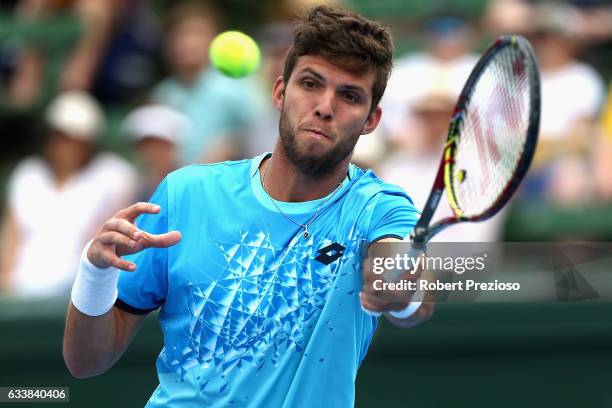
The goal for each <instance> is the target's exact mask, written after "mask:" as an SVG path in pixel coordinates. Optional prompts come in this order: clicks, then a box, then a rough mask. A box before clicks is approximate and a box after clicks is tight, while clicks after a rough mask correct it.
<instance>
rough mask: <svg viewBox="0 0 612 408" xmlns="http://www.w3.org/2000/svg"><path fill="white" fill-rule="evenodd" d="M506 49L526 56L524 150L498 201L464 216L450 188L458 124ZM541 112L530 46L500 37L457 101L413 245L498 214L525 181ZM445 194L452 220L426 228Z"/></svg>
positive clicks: (516, 37)
mask: <svg viewBox="0 0 612 408" xmlns="http://www.w3.org/2000/svg"><path fill="white" fill-rule="evenodd" d="M505 47H518V48H519V49H520V51H521V52H522V54H523V55H525V58H524V62H525V69H526V70H528V74H527V75H528V78H529V82H530V83H529V92H530V95H529V100H530V101H531V106H530V112H529V121H528V127H527V137H526V140H525V143H524V145H523V146H524V149H523V153H522V155H521V157H520V158H519V161H518V163H517V165H516V168H515V170H514V173H513V174H512V177H511V178H510V181H509V182H508V184H507V185H506V187H505V188H504V190H503V191H502V193H501V194H500V195H499V197H498V198H497V199H496V200H495V201H494V202H493V203H492V205H491V206H490V207H489V208H488V209H487V210H485V211H484V212H483V213H481V214H478V215H475V216H471V217H468V216H465V215H464V214H463V211H462V210H461V208H460V206H459V204H458V201H457V196H456V194H455V190H454V184H453V181H452V180H453V178H452V175H453V171H454V169H455V158H456V156H457V149H458V144H459V140H460V138H461V132H460V131H459V130H460V129H461V124H462V122H463V118H464V112H466V110H467V108H468V106H469V102H470V100H471V97H472V94H473V91H474V85H475V84H476V83H477V82H478V80H479V79H480V76H481V74H482V72H483V71H484V70H485V69H486V67H487V65H488V64H489V61H491V59H493V57H494V56H495V55H496V54H497V53H498V52H500V51H501V50H502V49H503V48H505ZM540 109H541V96H540V73H539V69H538V65H537V60H536V57H535V53H534V51H533V48H532V47H531V44H529V42H528V41H527V40H526V39H525V38H523V37H521V36H519V35H505V36H501V37H499V38H498V39H497V40H496V41H495V42H494V43H493V44H492V45H491V46H490V47H489V48H488V49H487V50H486V51H485V53H484V54H483V55H482V57H481V58H480V59H479V60H478V62H477V63H476V66H475V67H474V69H473V70H472V72H471V74H470V76H469V78H468V80H467V81H466V83H465V85H464V86H463V89H462V91H461V94H460V96H459V98H458V100H457V104H456V106H455V109H454V111H453V116H452V118H451V121H450V124H449V128H448V136H447V139H446V144H445V146H444V152H443V155H442V160H441V162H440V166H439V167H438V172H437V174H436V178H435V180H434V183H433V186H432V189H431V192H430V193H429V197H428V198H427V202H426V204H425V207H424V209H423V212H422V214H421V217H420V218H419V221H418V222H417V224H416V226H415V228H414V230H413V231H412V234H411V240H412V242H414V243H426V242H428V241H429V240H430V239H431V238H432V237H433V236H434V235H436V234H437V233H439V232H440V231H442V230H443V229H444V228H446V227H448V226H450V225H453V224H457V223H459V222H466V221H471V222H474V221H484V220H486V219H488V218H490V217H492V216H494V215H495V214H497V213H498V212H499V210H501V209H502V208H503V206H504V205H506V203H507V202H508V200H510V198H511V197H512V195H513V194H514V192H515V191H516V189H517V188H518V186H519V184H520V183H521V181H522V180H523V178H524V177H525V174H526V173H527V170H528V169H529V166H530V164H531V161H532V159H533V155H534V152H535V149H536V145H537V140H538V132H539V125H540ZM444 191H446V195H447V198H448V202H449V204H450V206H451V209H452V211H453V213H454V215H453V216H451V217H446V218H443V219H441V220H440V221H437V222H436V223H434V224H433V225H431V226H430V225H429V224H430V222H431V219H432V217H433V215H434V213H435V211H436V209H437V208H438V204H439V203H440V199H441V198H442V194H443V193H444Z"/></svg>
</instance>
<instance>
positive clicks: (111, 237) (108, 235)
mask: <svg viewBox="0 0 612 408" xmlns="http://www.w3.org/2000/svg"><path fill="white" fill-rule="evenodd" d="M98 240H99V241H100V243H102V244H105V245H125V246H127V247H131V248H133V247H135V246H136V245H137V242H136V241H135V240H133V239H130V237H128V236H126V235H123V234H121V233H119V232H116V231H108V232H104V233H102V234H100V236H99V237H98Z"/></svg>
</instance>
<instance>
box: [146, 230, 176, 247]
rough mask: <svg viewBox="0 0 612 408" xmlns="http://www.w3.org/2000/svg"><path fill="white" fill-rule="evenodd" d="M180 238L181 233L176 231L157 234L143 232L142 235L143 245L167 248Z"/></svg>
mask: <svg viewBox="0 0 612 408" xmlns="http://www.w3.org/2000/svg"><path fill="white" fill-rule="evenodd" d="M181 238H182V236H181V233H180V232H178V231H170V232H166V233H165V234H159V235H153V234H149V233H146V232H143V235H142V241H143V245H144V246H145V247H147V248H150V247H153V248H167V247H170V246H172V245H175V244H177V243H178V242H179V241H180V240H181Z"/></svg>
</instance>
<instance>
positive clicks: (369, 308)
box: [359, 292, 407, 314]
mask: <svg viewBox="0 0 612 408" xmlns="http://www.w3.org/2000/svg"><path fill="white" fill-rule="evenodd" d="M359 301H360V302H361V307H362V309H365V310H364V311H365V312H366V313H368V314H371V313H369V312H376V313H382V312H388V311H392V310H402V309H403V308H405V307H406V305H407V302H400V301H388V300H385V299H381V298H380V297H379V296H378V295H376V294H375V293H367V292H360V293H359Z"/></svg>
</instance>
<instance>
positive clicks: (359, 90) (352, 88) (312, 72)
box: [299, 67, 368, 99]
mask: <svg viewBox="0 0 612 408" xmlns="http://www.w3.org/2000/svg"><path fill="white" fill-rule="evenodd" d="M305 73H309V74H310V75H312V76H314V77H315V78H317V79H318V80H319V81H321V82H323V83H325V82H326V80H325V77H324V76H323V75H321V74H320V73H318V72H317V71H315V70H314V69H312V68H309V67H305V68H303V69H302V70H301V71H300V72H299V74H300V75H303V74H305ZM339 89H341V90H343V91H353V92H357V93H359V94H361V95H362V96H363V97H364V98H366V99H367V98H368V93H367V92H366V90H365V89H363V88H362V87H361V86H358V85H340V87H339Z"/></svg>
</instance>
